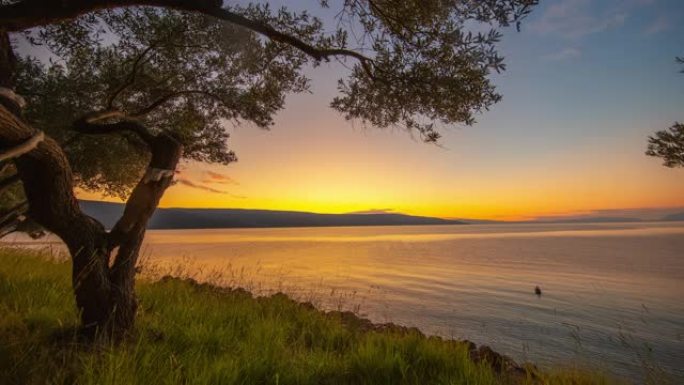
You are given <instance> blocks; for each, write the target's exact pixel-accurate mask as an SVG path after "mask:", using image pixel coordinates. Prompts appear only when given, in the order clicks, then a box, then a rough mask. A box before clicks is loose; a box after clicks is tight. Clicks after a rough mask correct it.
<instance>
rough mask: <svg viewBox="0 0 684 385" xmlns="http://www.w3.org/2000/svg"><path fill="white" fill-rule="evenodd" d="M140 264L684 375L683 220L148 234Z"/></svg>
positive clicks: (621, 371)
mask: <svg viewBox="0 0 684 385" xmlns="http://www.w3.org/2000/svg"><path fill="white" fill-rule="evenodd" d="M9 240H10V241H11V239H9ZM5 241H7V239H6V240H5ZM17 242H21V239H18V240H17ZM43 242H45V241H43ZM51 242H52V241H47V243H43V245H46V244H51ZM55 242H56V241H55ZM52 246H53V247H59V245H58V244H57V243H52ZM141 263H142V274H143V275H148V276H150V277H159V276H163V275H166V274H173V275H178V276H183V277H192V278H195V279H197V280H201V281H208V282H211V283H214V284H218V285H224V286H240V287H244V288H246V289H248V290H251V291H252V292H253V293H255V294H256V295H270V294H272V293H275V292H285V293H287V294H289V295H290V296H292V297H294V298H295V299H297V300H300V301H309V302H312V303H314V304H315V305H317V306H319V307H320V308H324V309H327V310H349V311H354V312H356V313H357V314H359V315H360V316H362V317H366V318H369V319H370V320H372V321H374V322H393V323H396V324H401V325H405V326H415V327H417V328H419V329H420V330H421V331H423V332H424V333H426V334H430V335H438V336H441V337H445V338H454V339H467V340H469V341H472V342H474V343H476V344H478V345H480V344H484V345H489V346H490V347H492V348H493V349H494V350H496V351H498V352H500V353H503V354H506V355H509V356H510V357H512V358H513V359H515V360H516V361H518V362H527V361H529V362H532V363H535V364H536V365H538V366H540V367H542V368H543V367H579V368H589V369H593V370H601V371H605V372H606V373H609V374H612V375H615V376H619V377H623V378H625V379H628V380H630V381H631V382H634V383H653V384H659V383H663V384H665V383H668V382H669V383H672V384H684V222H634V223H598V224H597V223H593V224H588V223H587V224H578V223H575V224H550V223H544V224H541V223H535V224H482V225H444V226H372V227H318V228H273V229H211V230H151V231H149V232H148V233H147V236H146V240H145V246H144V249H143V253H142V258H141ZM536 287H539V289H540V290H541V294H539V295H538V294H536V293H535V288H536Z"/></svg>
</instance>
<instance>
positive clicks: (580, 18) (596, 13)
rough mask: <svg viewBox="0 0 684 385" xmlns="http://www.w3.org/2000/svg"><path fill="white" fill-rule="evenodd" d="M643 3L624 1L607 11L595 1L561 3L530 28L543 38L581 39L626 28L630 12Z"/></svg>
mask: <svg viewBox="0 0 684 385" xmlns="http://www.w3.org/2000/svg"><path fill="white" fill-rule="evenodd" d="M643 1H644V0H640V1H628V2H621V3H618V4H614V5H613V6H612V7H609V8H607V9H599V8H598V7H597V5H596V2H595V1H592V0H562V1H557V2H555V3H553V4H551V5H550V6H548V7H547V8H546V9H545V11H544V12H543V13H542V15H541V17H539V18H538V19H537V20H536V21H532V22H531V23H530V29H531V30H533V31H535V32H537V33H539V34H543V35H557V36H561V37H563V38H566V39H580V38H582V37H585V36H588V35H592V34H595V33H599V32H603V31H606V30H609V29H613V28H618V27H620V26H622V25H623V24H624V23H625V20H627V16H628V10H629V9H631V8H633V7H635V6H641V5H644V4H643ZM613 3H615V2H613Z"/></svg>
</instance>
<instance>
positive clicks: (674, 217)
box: [661, 212, 684, 221]
mask: <svg viewBox="0 0 684 385" xmlns="http://www.w3.org/2000/svg"><path fill="white" fill-rule="evenodd" d="M661 220H662V221H684V212H681V213H675V214H670V215H666V216H664V217H663V218H662V219H661Z"/></svg>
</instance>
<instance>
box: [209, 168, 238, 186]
mask: <svg viewBox="0 0 684 385" xmlns="http://www.w3.org/2000/svg"><path fill="white" fill-rule="evenodd" d="M204 173H205V174H206V175H207V179H205V180H204V183H221V184H233V185H239V184H240V183H238V182H237V181H236V180H235V179H233V178H231V177H229V176H228V175H223V174H220V173H218V172H214V171H205V172H204Z"/></svg>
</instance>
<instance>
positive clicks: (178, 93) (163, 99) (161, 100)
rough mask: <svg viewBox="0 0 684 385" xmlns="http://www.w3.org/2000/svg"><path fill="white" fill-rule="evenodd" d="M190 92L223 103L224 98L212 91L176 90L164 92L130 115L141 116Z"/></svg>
mask: <svg viewBox="0 0 684 385" xmlns="http://www.w3.org/2000/svg"><path fill="white" fill-rule="evenodd" d="M192 94H198V95H204V96H207V97H210V98H212V99H215V100H217V101H219V102H221V103H222V104H225V100H223V99H222V98H221V97H220V96H218V95H216V94H214V93H212V92H208V91H201V90H185V91H176V92H171V93H169V94H166V95H164V96H162V97H160V98H159V99H157V100H155V101H154V102H152V103H150V105H148V106H147V107H144V108H142V109H140V110H138V111H136V112H134V113H133V114H131V115H130V117H133V118H138V117H141V116H145V115H147V114H149V113H150V112H152V111H154V109H156V108H157V107H159V106H161V105H162V104H164V103H166V102H169V101H171V100H173V99H175V98H177V97H180V96H184V95H192Z"/></svg>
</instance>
